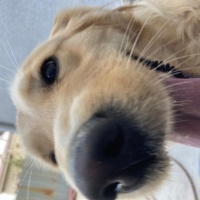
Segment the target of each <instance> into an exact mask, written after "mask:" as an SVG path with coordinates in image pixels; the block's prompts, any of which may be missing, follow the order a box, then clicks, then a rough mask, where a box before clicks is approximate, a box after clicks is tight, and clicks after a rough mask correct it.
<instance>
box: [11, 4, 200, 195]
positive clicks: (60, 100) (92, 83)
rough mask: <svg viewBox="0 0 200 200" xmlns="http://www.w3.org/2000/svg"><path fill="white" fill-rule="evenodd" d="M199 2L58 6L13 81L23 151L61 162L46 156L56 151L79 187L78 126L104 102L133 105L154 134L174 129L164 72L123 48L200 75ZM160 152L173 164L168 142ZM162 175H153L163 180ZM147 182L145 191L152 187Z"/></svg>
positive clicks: (61, 165)
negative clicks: (51, 65)
mask: <svg viewBox="0 0 200 200" xmlns="http://www.w3.org/2000/svg"><path fill="white" fill-rule="evenodd" d="M199 8H200V0H174V1H172V2H170V3H168V1H167V0H143V1H138V2H135V3H134V4H133V5H127V6H124V7H120V8H117V9H114V10H107V9H103V8H77V9H72V10H64V11H63V12H61V13H59V14H58V15H57V17H56V19H55V23H54V26H53V29H52V32H51V36H50V38H49V39H48V40H47V42H45V43H44V44H42V45H41V46H39V47H38V48H37V49H36V50H34V51H33V53H31V55H30V56H29V57H28V58H27V60H26V61H25V62H24V64H23V65H22V67H21V69H20V71H19V73H18V74H17V76H16V79H15V81H14V83H13V88H12V98H13V101H14V103H15V105H16V108H17V110H18V117H17V127H18V131H19V132H20V136H21V138H22V144H23V146H24V148H25V150H26V151H27V152H28V153H29V154H30V155H32V156H33V157H35V158H37V159H39V160H40V161H44V162H45V163H49V164H50V165H53V166H54V167H55V168H57V166H55V165H54V164H53V163H52V161H51V160H50V159H49V153H50V152H52V151H55V154H56V159H57V162H58V168H59V169H60V170H61V171H62V172H63V173H64V175H65V177H66V179H67V180H68V181H69V182H70V184H71V185H72V186H73V187H75V188H76V189H77V190H79V189H78V188H77V187H76V185H75V184H74V181H73V178H72V177H71V174H70V170H69V165H68V160H69V158H70V156H71V154H70V153H71V152H70V148H71V146H73V138H74V137H75V134H76V133H77V130H78V129H79V127H80V126H81V125H82V124H84V123H85V122H86V121H87V120H88V119H89V118H90V117H91V116H92V114H93V113H95V112H96V111H97V110H98V109H99V108H100V107H101V106H102V105H107V104H116V105H118V106H120V107H122V108H125V109H126V110H128V111H129V112H130V113H129V114H130V115H134V116H136V118H135V120H136V121H137V123H138V124H139V127H142V128H143V129H145V130H148V132H149V133H150V136H149V137H152V138H156V137H159V134H160V132H165V133H169V132H170V130H171V124H172V123H173V112H172V107H173V102H172V101H171V98H170V96H169V93H168V90H167V89H166V87H165V86H164V84H163V83H162V79H163V75H158V74H157V73H156V72H155V71H150V70H149V69H148V68H146V67H145V66H143V65H142V64H141V63H138V62H136V61H133V60H131V59H130V58H129V57H127V56H126V53H127V52H132V53H135V54H137V55H140V56H141V57H145V58H147V59H150V60H162V61H166V62H168V63H170V64H172V65H174V66H177V68H180V69H181V70H182V71H187V73H190V74H195V75H196V76H199V75H200V70H196V69H195V68H196V67H197V66H198V65H199V63H200V56H199V54H198V51H199V47H200V46H199V44H200V43H199V42H200V35H199V33H200V30H199V26H200V12H199ZM50 56H55V57H56V58H57V60H58V62H59V77H58V80H57V82H56V83H55V84H54V85H53V87H50V88H49V87H46V86H45V85H44V84H43V82H42V81H41V77H40V74H39V72H40V67H41V65H42V63H43V62H44V60H45V59H47V58H48V57H50ZM115 97H117V98H115ZM158 151H159V153H161V154H162V155H163V156H164V158H165V161H163V162H165V163H168V157H167V156H166V154H165V150H164V148H163V149H159V150H158ZM161 164H162V163H161ZM152 176H153V175H152ZM163 176H164V175H160V174H159V173H158V174H157V175H156V176H155V177H154V178H152V177H151V178H149V179H151V180H154V181H155V180H157V181H156V182H158V183H159V182H160V181H161V179H162V178H163ZM150 183H151V184H150ZM150 183H149V184H147V185H146V187H145V188H144V191H146V190H148V191H149V190H151V189H152V188H151V186H152V185H153V186H154V184H152V182H151V181H150ZM149 188H150V189H149ZM141 192H142V190H141ZM139 193H140V191H139V192H138V193H137V195H139Z"/></svg>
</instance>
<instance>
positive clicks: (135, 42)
mask: <svg viewBox="0 0 200 200" xmlns="http://www.w3.org/2000/svg"><path fill="white" fill-rule="evenodd" d="M151 17H152V16H151ZM151 17H150V16H149V17H148V18H147V19H146V20H145V22H144V24H143V25H142V27H141V29H140V31H139V32H138V34H137V37H136V39H135V41H134V43H133V46H132V48H131V51H130V56H129V59H128V61H127V64H126V68H127V66H129V64H130V61H131V55H132V54H133V51H134V50H135V47H136V45H137V42H138V40H139V38H140V36H141V33H142V31H143V30H144V28H145V26H146V24H147V23H148V21H149V20H150V18H151Z"/></svg>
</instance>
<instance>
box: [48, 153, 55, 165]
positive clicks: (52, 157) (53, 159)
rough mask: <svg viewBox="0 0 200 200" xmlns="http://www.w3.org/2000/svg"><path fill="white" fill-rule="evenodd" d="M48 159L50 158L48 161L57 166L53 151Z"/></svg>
mask: <svg viewBox="0 0 200 200" xmlns="http://www.w3.org/2000/svg"><path fill="white" fill-rule="evenodd" d="M49 158H50V160H51V161H52V163H53V164H55V165H56V164H57V161H56V155H55V153H54V152H53V151H52V152H51V153H50V154H49Z"/></svg>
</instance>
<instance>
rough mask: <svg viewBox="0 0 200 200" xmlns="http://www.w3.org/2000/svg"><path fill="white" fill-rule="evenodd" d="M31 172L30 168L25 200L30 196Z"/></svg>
mask: <svg viewBox="0 0 200 200" xmlns="http://www.w3.org/2000/svg"><path fill="white" fill-rule="evenodd" d="M32 172H33V168H31V172H30V176H29V180H28V187H27V200H28V199H29V195H30V185H31V178H32Z"/></svg>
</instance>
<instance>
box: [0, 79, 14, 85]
mask: <svg viewBox="0 0 200 200" xmlns="http://www.w3.org/2000/svg"><path fill="white" fill-rule="evenodd" d="M0 81H3V82H5V83H8V84H11V82H10V81H8V80H6V79H3V78H0Z"/></svg>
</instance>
